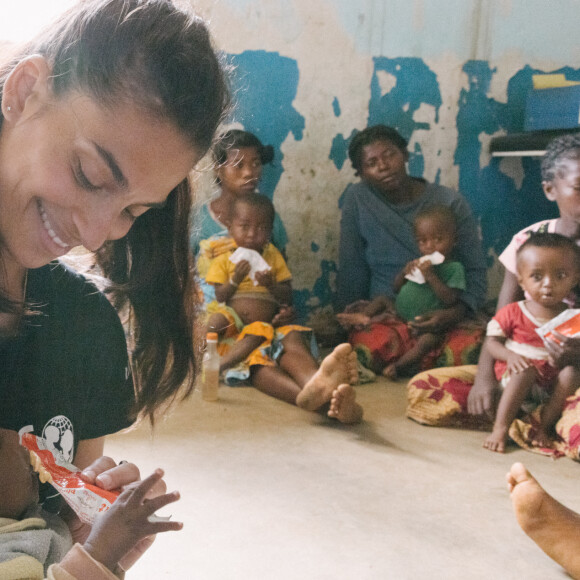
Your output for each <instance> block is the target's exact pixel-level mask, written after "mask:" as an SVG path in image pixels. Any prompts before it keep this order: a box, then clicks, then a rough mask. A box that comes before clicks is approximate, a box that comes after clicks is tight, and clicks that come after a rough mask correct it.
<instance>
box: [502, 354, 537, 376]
mask: <svg viewBox="0 0 580 580" xmlns="http://www.w3.org/2000/svg"><path fill="white" fill-rule="evenodd" d="M505 362H506V364H507V369H508V371H509V373H510V375H511V374H517V373H521V372H523V371H525V370H526V369H527V368H529V367H530V366H531V364H530V361H529V360H528V359H527V358H526V357H525V356H522V355H521V354H516V353H515V352H510V353H509V354H508V356H507V359H506V361H505Z"/></svg>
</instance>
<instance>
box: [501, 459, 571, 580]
mask: <svg viewBox="0 0 580 580" xmlns="http://www.w3.org/2000/svg"><path fill="white" fill-rule="evenodd" d="M506 479H507V482H508V489H509V490H510V493H511V499H512V504H513V506H514V511H515V514H516V518H517V520H518V523H519V524H520V526H521V527H522V529H523V530H524V532H526V534H527V535H528V536H530V538H532V540H534V542H536V544H538V546H540V548H542V550H544V552H546V554H548V556H550V558H552V559H554V560H555V561H556V562H558V564H560V565H561V566H563V567H564V568H565V570H566V571H567V572H568V573H569V574H570V575H571V576H572V577H573V578H576V579H580V551H579V550H578V548H579V547H580V515H579V514H577V513H576V512H573V511H572V510H570V509H568V508H567V507H565V506H563V505H562V504H561V503H560V502H558V501H556V500H555V499H554V498H553V497H552V496H551V495H549V494H548V493H546V491H545V490H544V489H543V488H542V487H541V486H540V484H539V483H538V482H537V481H536V479H535V478H534V477H533V476H532V475H531V474H530V472H529V471H528V470H527V469H526V468H525V467H524V466H523V465H522V464H521V463H514V464H513V465H512V467H511V469H510V471H509V473H508V474H507V475H506Z"/></svg>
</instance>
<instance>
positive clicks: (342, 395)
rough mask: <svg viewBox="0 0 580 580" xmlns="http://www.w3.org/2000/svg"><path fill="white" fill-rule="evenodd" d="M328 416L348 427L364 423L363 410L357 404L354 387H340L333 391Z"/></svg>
mask: <svg viewBox="0 0 580 580" xmlns="http://www.w3.org/2000/svg"><path fill="white" fill-rule="evenodd" d="M328 416H329V417H332V418H333V419H338V420H339V421H340V422H341V423H346V424H347V425H350V424H351V423H360V422H361V421H362V416H363V409H362V407H361V406H360V405H359V404H358V403H357V402H356V392H355V390H354V388H353V387H352V385H338V387H337V388H336V389H335V390H334V391H333V393H332V398H331V399H330V409H329V410H328Z"/></svg>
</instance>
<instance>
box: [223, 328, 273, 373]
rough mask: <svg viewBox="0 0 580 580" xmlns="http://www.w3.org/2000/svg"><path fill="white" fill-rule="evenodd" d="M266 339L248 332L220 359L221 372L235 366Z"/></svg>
mask: <svg viewBox="0 0 580 580" xmlns="http://www.w3.org/2000/svg"><path fill="white" fill-rule="evenodd" d="M265 340H266V338H265V337H263V336H258V335H255V334H246V336H244V338H242V340H238V341H237V342H235V343H234V344H233V345H232V346H231V348H230V349H229V350H228V351H227V352H226V353H225V354H224V355H223V356H222V357H221V359H220V372H223V371H225V370H227V369H230V368H232V367H235V366H236V365H237V364H238V363H240V362H242V361H243V360H244V359H245V358H246V357H247V356H248V355H249V354H250V353H251V352H252V351H254V350H256V349H257V348H258V347H259V346H260V345H261V344H262V343H263V342H264V341H265Z"/></svg>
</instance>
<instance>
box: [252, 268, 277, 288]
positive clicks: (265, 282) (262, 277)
mask: <svg viewBox="0 0 580 580" xmlns="http://www.w3.org/2000/svg"><path fill="white" fill-rule="evenodd" d="M256 281H257V282H258V284H260V286H265V287H266V288H271V287H272V286H274V284H275V283H276V280H274V274H273V273H272V270H264V271H263V272H256Z"/></svg>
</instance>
